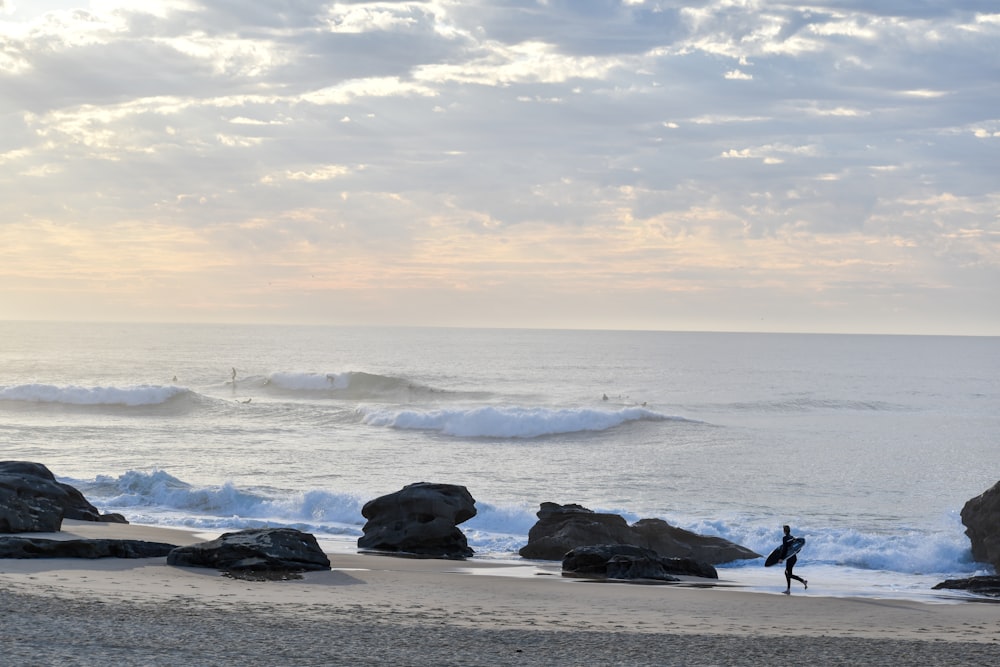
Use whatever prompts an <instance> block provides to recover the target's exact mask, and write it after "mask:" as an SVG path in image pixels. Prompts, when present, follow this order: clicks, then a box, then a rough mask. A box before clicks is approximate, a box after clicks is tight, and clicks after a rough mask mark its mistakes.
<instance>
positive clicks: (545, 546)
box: [518, 503, 760, 565]
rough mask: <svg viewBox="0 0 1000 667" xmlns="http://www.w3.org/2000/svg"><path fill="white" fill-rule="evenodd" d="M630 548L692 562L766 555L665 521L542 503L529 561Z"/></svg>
mask: <svg viewBox="0 0 1000 667" xmlns="http://www.w3.org/2000/svg"><path fill="white" fill-rule="evenodd" d="M600 544H628V545H632V546H637V547H642V548H644V549H650V550H651V551H653V552H655V553H656V554H658V555H659V556H660V557H665V558H688V559H692V560H694V561H699V562H701V563H707V564H710V565H719V564H721V563H730V562H732V561H735V560H747V559H751V558H760V554H758V553H756V552H754V551H751V550H750V549H747V548H746V547H742V546H740V545H738V544H734V543H733V542H730V541H729V540H725V539H723V538H721V537H713V536H708V535H698V534H697V533H692V532H690V531H687V530H684V529H682V528H677V527H674V526H671V525H670V524H668V523H667V522H666V521H663V520H661V519H641V520H640V521H637V522H635V523H634V524H632V525H631V526H630V525H629V524H628V522H626V521H625V519H624V518H622V517H621V516H619V515H617V514H602V513H598V512H594V511H592V510H589V509H587V508H586V507H582V506H580V505H557V504H556V503H542V505H541V509H539V510H538V522H537V523H535V525H534V526H532V527H531V530H530V531H529V532H528V544H526V545H525V546H524V547H522V548H521V550H520V551H519V552H518V553H520V554H521V556H523V557H524V558H534V559H538V560H562V558H563V556H565V555H566V554H567V553H568V552H569V551H570V550H572V549H576V548H577V547H586V546H594V545H600Z"/></svg>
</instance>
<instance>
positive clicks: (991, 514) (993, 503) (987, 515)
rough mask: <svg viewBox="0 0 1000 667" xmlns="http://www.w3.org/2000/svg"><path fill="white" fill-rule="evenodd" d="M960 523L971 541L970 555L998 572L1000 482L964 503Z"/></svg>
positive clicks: (999, 551) (999, 558)
mask: <svg viewBox="0 0 1000 667" xmlns="http://www.w3.org/2000/svg"><path fill="white" fill-rule="evenodd" d="M962 523H964V524H965V534H966V535H968V536H969V541H970V542H972V557H973V558H974V559H975V560H976V562H979V563H989V564H990V565H992V566H993V568H994V569H995V570H996V571H997V572H1000V482H997V483H996V484H994V485H993V486H992V487H991V488H989V489H987V490H986V491H984V492H983V493H982V494H981V495H979V496H976V497H975V498H973V499H972V500H970V501H969V502H967V503H965V507H963V508H962Z"/></svg>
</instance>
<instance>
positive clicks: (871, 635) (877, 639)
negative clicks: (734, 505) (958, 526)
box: [0, 521, 1000, 665]
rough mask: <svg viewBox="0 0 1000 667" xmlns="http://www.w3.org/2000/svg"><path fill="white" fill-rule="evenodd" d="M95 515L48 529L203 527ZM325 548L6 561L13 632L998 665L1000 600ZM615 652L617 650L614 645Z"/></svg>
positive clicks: (86, 638) (194, 644)
mask: <svg viewBox="0 0 1000 667" xmlns="http://www.w3.org/2000/svg"><path fill="white" fill-rule="evenodd" d="M86 524H88V522H70V521H67V522H64V530H63V532H61V533H58V534H34V535H35V536H38V537H58V538H61V539H70V538H74V537H107V538H112V539H145V540H153V541H165V542H170V543H175V544H178V545H181V544H190V543H193V542H198V541H202V540H203V539H204V537H203V534H202V533H196V532H193V531H186V530H180V529H175V528H160V527H150V526H136V525H122V524H89V525H86ZM329 555H330V559H331V561H332V567H333V569H332V570H330V571H323V572H308V573H305V574H304V575H303V578H302V579H301V580H288V581H267V582H250V581H245V580H238V579H230V578H227V577H225V576H222V575H221V573H220V572H218V571H217V570H212V569H200V568H178V567H172V566H168V565H166V563H165V559H162V558H159V559H137V560H124V559H99V560H82V559H72V560H71V559H27V560H11V559H4V560H0V583H2V593H0V600H2V602H3V604H2V609H3V618H4V621H3V623H2V624H0V628H2V629H0V639H2V641H3V645H4V646H5V647H9V649H10V650H11V651H14V653H10V654H11V655H17V656H18V657H19V658H20V659H21V661H22V662H24V661H27V662H28V663H31V664H52V663H54V662H62V661H61V660H57V659H56V658H58V657H59V656H60V655H62V654H61V653H60V651H68V652H70V653H72V654H73V655H74V656H75V658H74V659H73V660H71V661H70V664H84V665H86V664H95V665H96V664H99V663H101V662H102V661H103V662H104V663H105V664H106V663H107V661H108V660H109V659H113V660H115V661H117V662H118V663H119V664H122V662H123V660H124V661H125V663H126V664H131V663H128V656H134V657H136V660H137V662H136V663H135V664H139V662H144V663H146V664H200V663H205V662H208V663H214V664H230V662H232V664H236V663H239V664H265V662H266V660H265V658H266V659H267V660H270V661H271V663H272V664H275V660H276V659H277V658H278V657H280V654H275V653H274V652H273V651H271V652H270V653H268V651H269V650H271V649H270V648H268V646H269V645H265V644H264V643H263V642H265V641H266V642H270V643H271V644H270V645H273V646H274V647H277V648H281V647H285V648H283V649H281V650H285V649H287V650H288V651H300V653H297V654H296V656H297V657H294V658H293V659H291V660H290V661H287V662H288V664H385V663H386V662H387V661H389V660H393V661H395V663H396V664H456V665H474V664H554V665H558V664H574V663H578V662H580V661H581V656H584V655H585V656H587V658H586V660H585V661H588V662H592V663H594V664H663V663H664V662H671V661H673V662H677V661H680V662H684V663H685V664H706V663H710V664H747V663H748V662H750V663H753V662H757V661H758V658H759V661H764V660H765V659H766V656H773V658H774V659H778V657H779V656H781V655H785V654H787V653H788V652H789V651H791V652H792V653H793V654H798V655H800V656H801V658H802V659H803V660H805V659H813V660H818V661H821V662H823V663H826V664H836V660H837V659H838V656H840V658H841V659H843V660H844V664H847V663H848V662H852V663H853V662H857V661H858V660H859V656H860V655H868V656H870V658H871V659H882V660H887V659H889V660H892V661H893V662H895V663H902V662H909V661H913V662H921V663H923V664H928V663H935V662H940V663H942V664H943V663H944V662H948V664H987V662H984V660H985V657H986V656H988V655H990V656H993V657H995V655H996V652H997V651H998V650H1000V605H996V604H927V603H921V602H912V601H899V600H882V599H874V598H844V597H823V596H820V595H792V596H784V595H775V594H767V593H760V592H756V591H750V590H746V589H744V588H741V587H739V586H732V585H730V584H728V583H727V582H724V581H723V582H720V583H719V584H718V585H715V584H712V585H705V584H704V583H701V584H699V582H698V580H691V581H685V582H684V583H683V584H681V585H677V584H662V585H642V584H636V583H628V582H595V581H591V580H581V579H575V578H566V577H562V576H559V569H558V564H553V568H552V571H551V573H548V570H547V568H544V567H541V568H539V567H536V564H535V563H532V564H530V565H523V566H515V565H511V564H510V563H500V562H497V563H494V562H483V561H446V560H437V559H416V558H400V557H395V556H386V555H373V554H357V553H355V554H351V553H342V552H337V551H335V552H332V553H330V554H329ZM514 567H519V568H522V569H525V570H526V571H528V570H530V571H531V572H532V573H531V574H523V573H512V572H511V569H512V568H514ZM512 575H513V576H512ZM95 633H96V634H95ZM129 636H131V637H132V639H123V637H129ZM31 637H34V639H30V638H31ZM45 637H50V638H52V637H60V638H61V639H59V640H58V641H56V642H55V644H52V642H50V641H46V640H44V638H45ZM197 637H201V639H196V638H197ZM250 637H252V638H253V641H249V639H248V638H250ZM402 637H408V638H409V639H408V640H407V641H406V642H401V641H400V638H402ZM185 638H187V639H185ZM335 640H336V641H335ZM426 641H431V642H432V643H433V648H428V646H426V645H424V644H425V642H426ZM241 642H242V643H241ZM258 642H262V643H261V644H258ZM303 642H305V643H304V644H303ZM414 643H415V644H414ZM349 646H353V647H355V649H354V650H361V649H363V650H364V651H366V652H367V653H366V654H365V655H358V654H357V653H351V652H349V651H346V649H347V647H349ZM473 646H478V647H479V648H476V649H475V650H474V652H472V653H470V650H472V649H471V648H470V647H473ZM178 647H183V648H178ZM296 647H297V648H296ZM341 648H343V649H344V651H346V652H343V651H341ZM310 650H315V651H316V655H315V656H311V657H310V653H309V651H310ZM129 651H132V653H130V652H129ZM192 651H194V653H192ZM258 651H259V653H258ZM518 651H521V653H518ZM525 651H528V652H530V653H529V654H525V653H524V652H525ZM581 651H582V653H581ZM664 651H667V652H671V653H669V655H672V656H673V659H672V660H670V659H665V658H664ZM859 651H860V652H861V653H859ZM8 653H9V651H8ZM616 655H620V656H622V657H621V658H620V661H618V662H603V661H604V660H608V661H611V660H612V658H613V657H614V656H616ZM748 655H753V656H755V657H754V658H753V659H750V660H747V659H746V656H748ZM43 656H49V657H50V658H52V662H51V663H50V662H49V660H48V659H47V658H43ZM290 656H291V654H290V653H289V654H286V655H285V658H289V657H290ZM448 656H450V657H448ZM530 656H534V657H530ZM810 656H812V657H811V658H810ZM139 658H141V660H140V659H139ZM181 658H183V659H181ZM313 658H315V660H316V661H315V662H310V660H312V659H313ZM487 658H489V659H487ZM32 660H34V662H33V663H32ZM256 660H259V661H260V662H256ZM366 660H368V662H366ZM831 660H832V663H831ZM963 660H966V661H967V662H963ZM477 661H481V662H477ZM508 661H509V662H508ZM277 662H279V663H280V662H286V660H285V659H281V660H277Z"/></svg>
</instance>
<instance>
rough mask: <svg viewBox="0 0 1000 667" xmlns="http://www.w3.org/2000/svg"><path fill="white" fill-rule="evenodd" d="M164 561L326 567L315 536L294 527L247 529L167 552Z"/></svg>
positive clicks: (229, 567)
mask: <svg viewBox="0 0 1000 667" xmlns="http://www.w3.org/2000/svg"><path fill="white" fill-rule="evenodd" d="M167 564H168V565H176V566H180V567H211V568H215V569H218V570H226V571H279V570H284V571H289V572H304V571H312V570H329V569H330V559H329V558H327V556H326V554H325V553H323V550H322V549H320V547H319V543H318V542H317V541H316V538H315V537H314V536H313V535H311V534H309V533H304V532H302V531H300V530H295V529H294V528H251V529H248V530H241V531H237V532H233V533H225V534H223V535H221V536H220V537H218V538H216V539H214V540H211V541H208V542H199V543H198V544H192V545H189V546H184V547H177V548H176V549H173V550H172V551H171V552H170V553H169V554H167Z"/></svg>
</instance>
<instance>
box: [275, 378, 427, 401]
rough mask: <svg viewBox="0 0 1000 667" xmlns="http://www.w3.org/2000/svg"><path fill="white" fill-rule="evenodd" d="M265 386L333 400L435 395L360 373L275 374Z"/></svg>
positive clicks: (409, 384)
mask: <svg viewBox="0 0 1000 667" xmlns="http://www.w3.org/2000/svg"><path fill="white" fill-rule="evenodd" d="M264 386H265V387H266V388H268V389H270V390H272V391H276V392H279V393H286V394H294V393H306V394H326V395H330V396H332V397H336V398H347V399H360V398H388V397H400V396H404V395H409V394H410V393H413V392H418V393H438V392H436V390H434V389H432V388H430V387H427V386H425V385H421V384H417V383H414V382H412V381H410V380H407V379H406V378H401V377H394V376H391V375H378V374H374V373H364V372H360V371H348V372H345V373H312V372H277V373H271V374H270V375H268V376H267V379H266V380H265V382H264Z"/></svg>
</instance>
